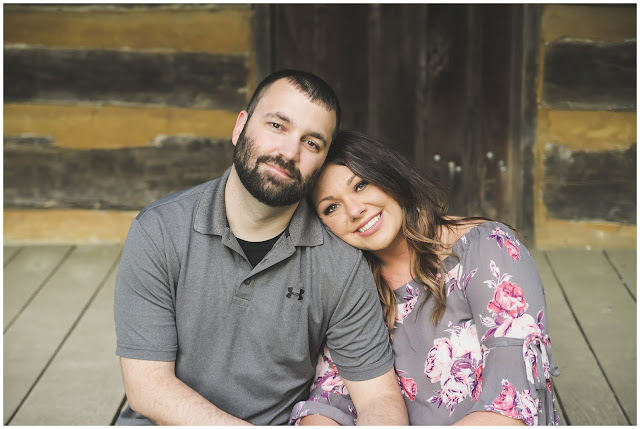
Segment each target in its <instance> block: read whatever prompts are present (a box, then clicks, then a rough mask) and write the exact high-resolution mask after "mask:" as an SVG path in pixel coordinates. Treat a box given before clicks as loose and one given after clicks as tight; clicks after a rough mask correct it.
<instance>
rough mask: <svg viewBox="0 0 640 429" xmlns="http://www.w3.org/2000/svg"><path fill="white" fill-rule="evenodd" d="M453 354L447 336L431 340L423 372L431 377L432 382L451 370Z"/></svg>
mask: <svg viewBox="0 0 640 429" xmlns="http://www.w3.org/2000/svg"><path fill="white" fill-rule="evenodd" d="M452 363H453V356H452V350H451V342H450V341H449V339H448V338H437V339H436V340H435V341H434V342H433V347H431V350H429V354H428V355H427V361H426V362H425V364H424V373H425V375H426V376H427V377H429V378H430V379H431V382H432V383H435V382H437V381H440V378H441V377H442V376H443V375H444V376H446V375H447V374H448V373H450V371H451V364H452Z"/></svg>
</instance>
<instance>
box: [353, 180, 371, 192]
mask: <svg viewBox="0 0 640 429" xmlns="http://www.w3.org/2000/svg"><path fill="white" fill-rule="evenodd" d="M367 185H368V183H367V182H365V181H364V180H362V181H360V182H358V183H357V184H356V186H355V188H354V189H355V191H356V192H360V191H362V190H363V189H364V188H366V187H367Z"/></svg>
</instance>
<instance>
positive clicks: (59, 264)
mask: <svg viewBox="0 0 640 429" xmlns="http://www.w3.org/2000/svg"><path fill="white" fill-rule="evenodd" d="M75 249H76V246H71V247H70V248H69V250H67V252H66V253H65V254H64V255H63V256H62V258H61V259H60V261H59V262H58V264H56V266H55V267H54V268H53V269H52V270H51V272H50V273H49V274H48V275H47V277H45V279H44V280H43V281H42V283H40V286H38V287H37V289H36V290H34V291H33V293H32V294H31V296H30V297H29V299H27V301H26V302H25V303H24V304H23V305H22V307H20V310H18V312H17V313H16V315H15V316H14V317H13V318H12V319H11V320H10V321H9V323H7V327H6V328H4V331H2V334H3V335H4V334H6V333H7V331H9V328H11V326H12V325H13V324H14V322H15V321H16V320H18V317H20V315H21V314H22V313H23V312H24V310H26V308H27V307H28V306H29V304H31V301H33V300H34V299H35V297H36V296H38V294H39V293H40V291H41V290H42V289H43V288H44V287H45V285H46V284H47V283H48V282H49V280H51V277H53V276H54V275H55V274H56V273H57V272H58V270H59V269H60V267H62V265H63V264H64V263H65V261H66V260H67V259H68V258H69V255H70V254H71V252H73V251H74V250H75ZM18 253H19V252H18Z"/></svg>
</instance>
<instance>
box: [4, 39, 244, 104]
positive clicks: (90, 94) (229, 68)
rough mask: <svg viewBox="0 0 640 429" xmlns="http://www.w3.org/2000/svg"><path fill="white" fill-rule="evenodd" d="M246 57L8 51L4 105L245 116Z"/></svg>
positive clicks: (44, 50) (9, 48)
mask: <svg viewBox="0 0 640 429" xmlns="http://www.w3.org/2000/svg"><path fill="white" fill-rule="evenodd" d="M248 79H249V69H248V66H247V59H246V55H214V54H207V53H201V52H136V51H128V50H100V49H56V48H42V47H28V48H25V47H23V46H20V47H5V49H4V101H5V102H25V101H29V102H34V101H45V102H46V101H52V102H56V103H60V102H73V103H77V102H100V103H109V102H125V103H144V104H159V105H168V106H177V107H192V108H200V109H226V110H231V111H240V110H242V109H243V108H244V107H245V105H246V102H247V98H246V97H247V95H246V84H247V80H248Z"/></svg>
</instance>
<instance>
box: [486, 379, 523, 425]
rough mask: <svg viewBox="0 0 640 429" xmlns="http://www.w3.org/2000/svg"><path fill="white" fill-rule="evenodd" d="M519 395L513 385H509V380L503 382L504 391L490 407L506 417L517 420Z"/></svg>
mask: <svg viewBox="0 0 640 429" xmlns="http://www.w3.org/2000/svg"><path fill="white" fill-rule="evenodd" d="M517 395H518V392H516V389H515V388H514V387H513V384H511V383H509V381H508V380H502V391H501V392H500V395H499V396H498V397H497V398H496V399H494V400H493V403H492V404H491V405H489V407H491V409H492V410H495V411H498V412H499V413H500V414H502V415H504V416H507V417H511V418H514V419H516V418H518V409H517V408H516V397H517Z"/></svg>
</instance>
